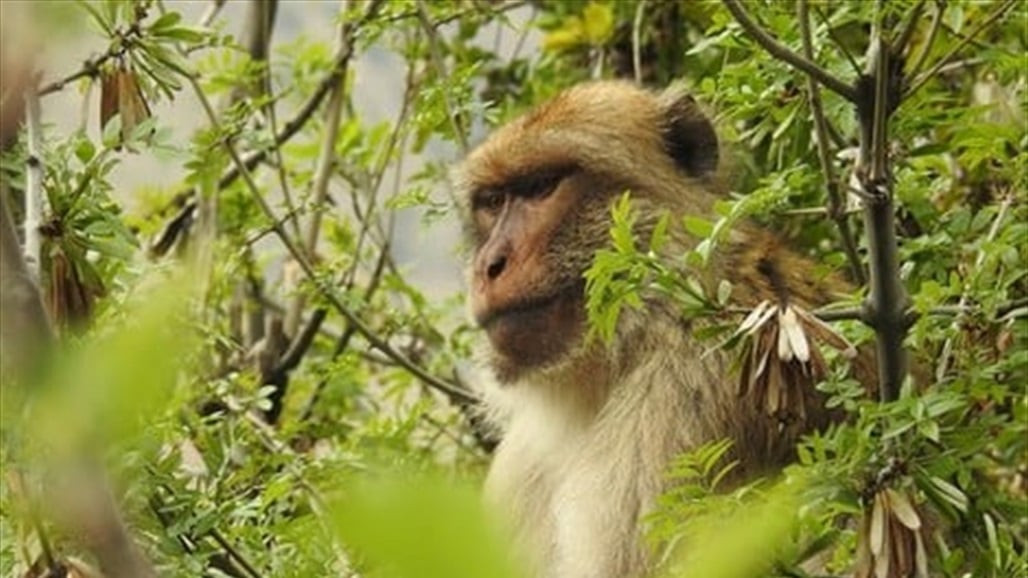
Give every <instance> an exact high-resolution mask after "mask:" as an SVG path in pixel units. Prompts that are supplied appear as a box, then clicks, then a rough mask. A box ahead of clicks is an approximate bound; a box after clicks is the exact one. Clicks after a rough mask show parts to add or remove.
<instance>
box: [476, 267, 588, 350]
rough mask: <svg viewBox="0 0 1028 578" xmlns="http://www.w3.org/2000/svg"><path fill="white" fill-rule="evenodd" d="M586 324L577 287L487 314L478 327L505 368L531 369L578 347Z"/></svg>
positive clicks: (526, 300)
mask: <svg viewBox="0 0 1028 578" xmlns="http://www.w3.org/2000/svg"><path fill="white" fill-rule="evenodd" d="M584 320H585V310H584V287H583V286H582V285H581V284H575V285H571V286H569V287H565V288H563V289H561V290H559V291H557V292H554V293H550V294H547V295H544V296H539V297H533V298H530V299H523V300H520V301H518V302H516V303H513V304H510V305H506V306H503V307H498V308H496V309H492V310H490V311H487V312H485V313H484V314H483V315H481V316H479V318H478V324H479V326H481V327H482V329H484V330H485V332H486V335H488V337H489V342H490V344H491V345H492V347H493V349H494V350H495V352H496V353H498V354H499V356H500V357H501V358H502V359H503V361H502V363H503V364H504V365H511V366H515V367H518V368H521V369H528V368H532V367H539V366H542V365H545V364H547V363H549V362H551V361H553V360H555V359H558V358H559V357H560V356H561V355H563V354H564V352H565V351H567V349H568V348H569V347H570V346H571V345H573V344H574V343H576V341H577V339H578V337H579V335H580V334H581V327H582V324H583V323H584ZM508 369H509V368H508Z"/></svg>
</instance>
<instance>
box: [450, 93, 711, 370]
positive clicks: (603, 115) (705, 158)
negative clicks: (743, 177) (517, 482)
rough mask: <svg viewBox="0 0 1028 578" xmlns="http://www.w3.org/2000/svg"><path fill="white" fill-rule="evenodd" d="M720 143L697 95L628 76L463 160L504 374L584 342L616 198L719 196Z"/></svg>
mask: <svg viewBox="0 0 1028 578" xmlns="http://www.w3.org/2000/svg"><path fill="white" fill-rule="evenodd" d="M717 162H718V142H717V135H716V134H715V132H714V129H713V127H712V126H711V124H710V122H709V121H708V120H707V119H706V118H705V117H704V116H703V114H702V113H701V112H700V111H699V109H698V107H697V106H696V104H695V103H694V101H693V100H692V99H691V98H690V97H688V96H686V95H684V94H682V93H679V92H670V91H669V92H667V93H665V94H663V95H657V94H653V93H651V92H648V91H646V90H643V89H640V88H638V87H636V86H634V85H632V84H629V83H624V82H596V83H589V84H584V85H579V86H577V87H575V88H572V89H570V90H567V91H565V92H563V93H561V94H559V95H557V96H556V97H555V98H553V99H552V100H550V101H549V102H547V103H545V104H543V105H542V106H540V107H538V108H537V109H535V110H533V111H531V112H529V113H528V114H526V115H524V116H522V117H520V118H518V119H516V120H514V121H512V122H511V123H509V124H507V125H505V126H503V127H501V128H500V129H498V130H497V131H496V132H494V133H493V134H492V136H490V137H489V138H488V139H487V140H486V141H485V142H484V143H482V144H481V145H480V146H479V147H478V148H477V149H475V150H474V151H473V152H471V154H469V155H468V158H467V159H466V160H465V161H464V163H463V164H462V166H461V167H459V169H458V171H457V179H458V186H459V188H460V189H461V192H462V198H463V200H464V201H465V203H464V212H465V215H464V216H465V219H464V221H465V224H466V231H467V237H468V242H469V245H470V246H471V248H472V250H473V253H472V255H471V259H470V264H469V265H470V266H469V281H470V296H469V305H470V309H471V313H472V315H473V316H474V318H475V320H476V322H477V323H478V324H479V325H480V326H481V327H482V328H483V329H484V330H485V332H486V334H487V335H488V337H489V342H490V344H491V346H492V350H493V353H494V355H493V359H492V363H493V366H494V369H495V370H496V373H497V377H498V378H499V379H500V381H514V380H516V379H518V378H519V377H521V376H522V375H524V374H525V373H526V372H530V371H533V370H537V369H542V368H546V367H548V366H552V365H554V364H556V363H559V362H560V361H561V360H563V359H564V358H566V357H568V355H569V354H570V353H571V352H573V351H576V350H577V349H579V348H578V345H579V344H580V342H581V341H582V338H583V335H584V333H585V332H584V329H585V307H584V300H585V295H584V287H585V282H584V279H583V274H584V273H585V271H586V269H588V268H589V266H590V264H591V263H592V259H593V254H594V253H595V252H596V250H597V249H599V248H601V247H603V246H604V245H605V244H606V243H607V239H608V238H609V233H608V231H609V229H610V209H609V208H610V204H611V202H612V200H613V199H615V198H616V197H617V196H618V195H620V194H621V193H623V192H624V191H626V190H630V191H631V192H632V196H633V199H636V200H639V201H641V202H645V203H648V204H651V205H653V206H655V207H656V208H667V209H670V210H672V211H674V212H682V211H697V212H698V211H702V210H704V209H705V208H706V207H708V206H709V202H710V195H709V194H708V193H706V192H705V190H706V189H705V186H704V185H705V182H704V181H705V180H706V179H707V178H708V177H709V176H710V175H711V174H712V173H713V171H714V170H715V169H716V167H717Z"/></svg>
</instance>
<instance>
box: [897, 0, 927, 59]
mask: <svg viewBox="0 0 1028 578" xmlns="http://www.w3.org/2000/svg"><path fill="white" fill-rule="evenodd" d="M926 1H927V0H918V2H917V4H915V5H914V7H913V8H911V9H910V12H909V13H908V14H907V22H906V24H904V26H903V30H902V31H901V32H900V34H899V36H898V37H897V38H896V41H895V42H893V43H892V47H893V50H894V51H895V53H896V54H904V53H905V52H906V50H907V46H908V45H909V44H910V40H911V39H912V38H913V37H914V31H916V30H917V25H918V24H920V20H921V13H922V12H924V5H925V2H926Z"/></svg>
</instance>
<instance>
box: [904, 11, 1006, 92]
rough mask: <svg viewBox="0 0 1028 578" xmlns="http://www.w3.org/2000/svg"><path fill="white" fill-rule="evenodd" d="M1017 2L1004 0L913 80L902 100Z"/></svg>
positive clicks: (915, 90)
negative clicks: (1004, 0)
mask: <svg viewBox="0 0 1028 578" xmlns="http://www.w3.org/2000/svg"><path fill="white" fill-rule="evenodd" d="M1019 1H1020V0H1006V2H1004V3H1003V4H1000V6H999V7H998V8H996V10H994V11H993V12H992V14H990V15H989V16H988V17H987V18H985V20H982V21H981V22H979V23H978V26H975V28H974V29H973V30H971V31H970V32H968V34H967V36H965V37H963V38H962V39H961V40H960V42H958V43H957V44H956V46H954V47H953V48H951V49H950V51H949V52H947V53H946V54H945V56H943V57H942V58H940V59H939V60H938V61H936V62H935V64H933V65H932V67H931V68H929V69H928V70H927V71H926V72H925V73H924V74H922V75H920V76H918V77H917V78H915V79H914V81H913V82H911V83H910V88H908V89H907V90H906V91H904V93H903V98H907V97H908V96H910V95H912V94H914V93H915V92H917V90H918V89H919V88H921V87H922V86H924V83H926V82H928V81H929V80H931V79H932V78H934V77H935V75H937V74H938V73H939V70H940V69H941V68H942V67H943V66H945V65H946V63H948V62H949V61H950V60H952V59H953V58H955V57H956V56H957V54H959V53H960V51H961V50H963V49H964V47H966V46H967V45H968V44H970V43H971V41H972V40H974V37H975V36H978V35H979V34H981V33H982V31H984V30H986V29H987V28H989V27H990V26H992V25H993V24H994V23H995V22H996V21H997V20H999V19H1000V18H1002V17H1003V15H1004V14H1006V12H1007V10H1010V9H1011V8H1013V7H1014V6H1015V5H1016V4H1017V3H1018V2H1019Z"/></svg>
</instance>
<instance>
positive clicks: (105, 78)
mask: <svg viewBox="0 0 1028 578" xmlns="http://www.w3.org/2000/svg"><path fill="white" fill-rule="evenodd" d="M118 95H119V90H118V69H117V68H105V69H104V70H103V71H102V72H101V73H100V128H101V129H103V127H105V126H107V122H108V121H110V120H111V119H112V118H113V117H114V115H116V114H118V109H119V106H118Z"/></svg>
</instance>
